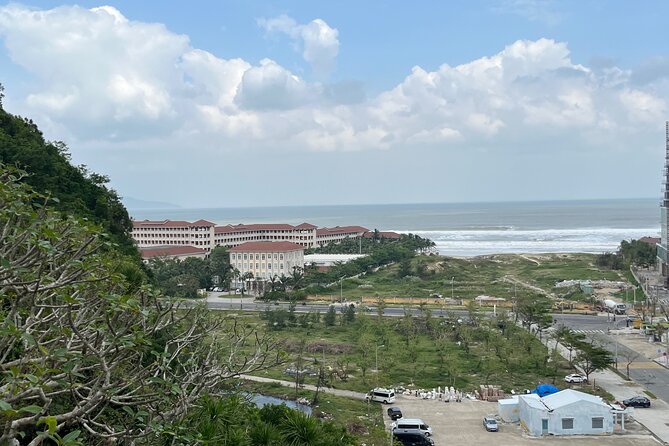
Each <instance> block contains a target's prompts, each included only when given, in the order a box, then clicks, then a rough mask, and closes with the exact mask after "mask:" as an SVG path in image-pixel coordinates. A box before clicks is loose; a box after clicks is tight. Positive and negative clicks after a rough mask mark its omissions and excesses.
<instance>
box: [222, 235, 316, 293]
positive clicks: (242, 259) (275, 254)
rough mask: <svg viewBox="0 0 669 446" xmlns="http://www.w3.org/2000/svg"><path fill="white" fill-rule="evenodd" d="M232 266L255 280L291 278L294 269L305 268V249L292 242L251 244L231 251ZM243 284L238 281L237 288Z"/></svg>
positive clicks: (236, 247) (241, 273)
mask: <svg viewBox="0 0 669 446" xmlns="http://www.w3.org/2000/svg"><path fill="white" fill-rule="evenodd" d="M230 265H231V266H232V267H233V268H235V269H237V270H238V271H239V273H240V275H244V274H246V273H251V274H253V277H254V279H259V280H269V279H271V278H272V277H281V276H290V275H291V274H292V273H293V269H294V268H296V267H297V268H302V267H303V266H304V248H303V247H302V246H300V245H297V244H295V243H290V242H249V243H244V244H242V245H239V246H235V247H234V248H231V249H230ZM240 285H241V283H240V282H239V281H237V282H236V283H235V285H234V286H235V287H239V286H240Z"/></svg>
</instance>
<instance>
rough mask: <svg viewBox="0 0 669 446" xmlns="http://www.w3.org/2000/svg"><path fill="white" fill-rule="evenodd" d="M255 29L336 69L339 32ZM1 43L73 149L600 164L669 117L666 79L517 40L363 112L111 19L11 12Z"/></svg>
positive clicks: (38, 111)
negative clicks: (524, 155)
mask: <svg viewBox="0 0 669 446" xmlns="http://www.w3.org/2000/svg"><path fill="white" fill-rule="evenodd" d="M260 24H261V26H262V27H263V28H264V29H265V30H267V32H272V33H274V32H281V33H285V34H287V35H289V36H291V37H292V38H295V39H301V42H302V44H303V45H304V48H303V51H304V54H305V58H307V59H308V60H311V61H312V62H313V63H314V64H315V65H318V66H320V67H321V68H322V67H324V66H326V65H327V63H328V61H332V62H333V61H334V58H335V56H336V53H337V50H338V37H337V31H336V30H334V29H332V28H330V27H329V26H328V25H327V24H325V22H323V21H321V20H318V19H317V20H314V21H312V22H310V23H309V24H307V25H300V24H297V23H296V22H295V21H294V20H293V19H291V18H290V17H287V16H280V17H277V18H274V19H268V20H264V21H261V22H260ZM0 37H2V39H3V40H4V43H5V45H6V47H7V49H8V52H9V55H10V57H11V59H12V60H13V61H14V62H15V63H16V64H18V65H20V66H22V67H23V68H24V69H25V70H26V71H27V72H29V73H30V74H32V75H33V76H34V79H35V81H34V83H33V84H31V91H30V92H29V93H28V94H26V95H25V97H23V98H12V102H13V103H15V104H19V103H20V104H22V109H21V112H22V113H25V114H28V115H30V116H31V117H34V118H35V119H36V120H37V121H38V122H40V123H45V125H46V126H47V131H48V132H50V133H48V134H49V136H50V137H55V138H63V139H67V140H70V141H92V140H95V141H102V142H115V141H119V143H120V142H125V143H128V142H130V143H134V144H136V145H142V144H144V143H145V142H146V141H151V142H152V144H154V145H156V146H160V142H161V141H162V143H163V145H165V146H168V145H176V144H177V143H175V142H174V141H175V140H180V138H183V139H188V138H195V139H194V140H196V141H197V147H194V148H193V150H198V147H202V148H203V149H202V150H205V149H204V148H206V149H207V150H219V148H220V147H227V148H232V147H234V148H235V149H239V150H243V149H247V148H251V149H255V148H267V149H272V150H291V151H300V150H301V151H337V150H339V151H352V150H366V149H398V150H411V148H412V147H417V146H435V147H438V148H443V149H444V150H450V149H461V148H467V147H474V146H476V147H483V146H489V147H493V146H495V147H496V148H497V149H498V150H505V151H508V152H509V153H512V152H513V151H514V150H516V147H517V146H518V145H519V144H518V142H519V141H532V148H533V149H534V150H542V149H543V150H548V148H547V147H548V146H549V145H555V141H556V135H559V136H560V137H562V138H564V139H565V140H566V139H569V141H570V142H569V143H566V142H564V144H565V146H569V147H577V146H578V147H583V149H584V150H593V151H594V150H604V149H602V147H604V146H605V143H610V142H613V143H615V144H616V145H617V146H618V147H625V146H629V147H634V138H635V137H636V135H638V134H639V133H642V132H645V131H647V130H648V129H653V131H655V127H656V124H657V121H659V120H662V119H663V116H664V115H666V113H667V104H666V101H665V100H664V99H663V98H665V97H667V93H668V92H669V82H667V79H666V76H664V75H663V74H662V73H663V71H661V70H655V71H654V72H653V76H646V77H644V79H646V82H645V83H643V84H641V83H639V82H636V83H635V82H632V79H633V77H634V72H633V70H622V69H619V68H617V67H615V66H607V67H606V68H604V69H599V68H590V67H586V66H582V65H579V64H577V63H574V62H573V61H572V60H571V56H570V53H569V49H568V47H567V45H566V44H565V43H563V42H556V41H554V40H550V39H539V40H536V41H526V40H519V41H517V42H513V43H511V44H509V45H507V46H506V47H505V48H502V49H501V50H500V51H499V52H498V53H497V54H493V55H488V56H485V57H481V58H479V59H475V60H472V61H470V62H468V63H464V64H461V65H458V66H449V65H447V64H444V65H442V66H440V67H438V68H437V69H436V70H434V71H427V70H425V69H423V68H421V67H418V66H417V67H414V68H413V69H412V70H411V72H410V73H409V74H408V75H407V76H406V77H405V78H404V79H403V80H401V82H399V83H398V84H397V85H396V86H395V87H394V88H391V89H389V90H387V91H384V92H381V93H380V94H378V95H377V96H376V97H372V98H365V95H364V92H361V91H360V87H359V85H356V84H346V83H342V84H337V85H327V84H321V83H314V82H308V81H306V80H305V79H303V78H301V77H300V76H298V75H296V74H295V73H293V72H291V71H290V70H288V69H287V68H285V67H283V66H281V65H279V64H278V63H277V62H275V61H272V60H269V59H264V60H262V61H261V62H260V63H259V64H257V65H254V64H252V63H250V62H248V61H245V60H243V59H224V58H221V57H218V56H216V55H214V54H212V53H209V52H207V51H204V50H201V49H197V48H193V47H192V45H191V43H190V41H189V39H188V37H187V36H183V35H178V34H175V33H173V32H171V31H169V30H168V29H166V28H165V27H164V26H163V25H160V24H149V23H143V22H137V21H132V20H129V19H127V18H126V17H124V16H123V15H122V13H121V12H120V11H118V10H116V9H114V8H112V7H100V8H94V9H91V10H87V9H83V8H80V7H76V6H75V7H60V8H55V9H52V10H47V11H40V10H32V9H28V8H25V7H22V6H17V5H10V6H5V7H2V8H0ZM328 48H329V49H330V50H329V52H328ZM319 57H323V60H318V58H319ZM347 91H349V93H350V94H349V96H350V97H347V98H344V100H341V101H339V100H337V96H338V95H340V94H343V93H346V92H347ZM342 92H343V93H342ZM7 94H8V95H10V96H11V95H12V94H13V93H12V92H11V91H8V92H7ZM179 144H181V143H179ZM111 145H113V144H111ZM179 147H181V146H179ZM230 150H231V149H230Z"/></svg>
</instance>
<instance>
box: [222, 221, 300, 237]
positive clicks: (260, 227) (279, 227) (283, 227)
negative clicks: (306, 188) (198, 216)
mask: <svg viewBox="0 0 669 446" xmlns="http://www.w3.org/2000/svg"><path fill="white" fill-rule="evenodd" d="M293 229H295V226H293V225H288V224H282V223H269V224H251V225H242V224H239V225H226V226H216V227H215V228H214V232H215V233H216V234H225V233H233V232H248V231H292V230H293Z"/></svg>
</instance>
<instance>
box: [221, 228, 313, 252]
mask: <svg viewBox="0 0 669 446" xmlns="http://www.w3.org/2000/svg"><path fill="white" fill-rule="evenodd" d="M255 241H263V242H291V243H295V244H297V245H300V246H303V247H305V248H313V247H314V246H316V226H314V225H312V224H309V223H302V224H301V225H297V226H293V225H288V224H252V225H227V226H217V227H216V228H215V229H214V245H215V246H226V247H229V248H230V247H233V246H237V245H240V244H242V243H246V242H255Z"/></svg>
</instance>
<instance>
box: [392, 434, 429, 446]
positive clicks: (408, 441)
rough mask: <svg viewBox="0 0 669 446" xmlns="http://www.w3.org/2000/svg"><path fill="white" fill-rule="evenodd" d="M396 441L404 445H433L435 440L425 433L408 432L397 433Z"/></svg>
mask: <svg viewBox="0 0 669 446" xmlns="http://www.w3.org/2000/svg"><path fill="white" fill-rule="evenodd" d="M395 441H396V442H397V444H402V445H403V446H433V445H434V441H433V440H432V439H431V438H430V437H426V436H425V435H423V434H414V433H408V432H397V433H395Z"/></svg>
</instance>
